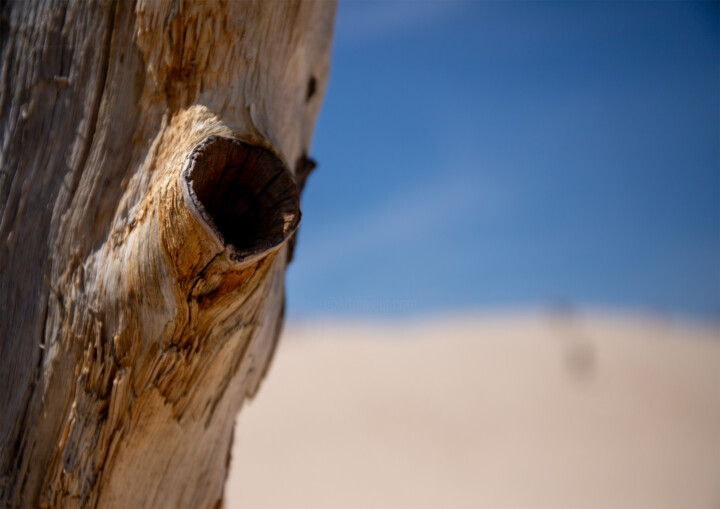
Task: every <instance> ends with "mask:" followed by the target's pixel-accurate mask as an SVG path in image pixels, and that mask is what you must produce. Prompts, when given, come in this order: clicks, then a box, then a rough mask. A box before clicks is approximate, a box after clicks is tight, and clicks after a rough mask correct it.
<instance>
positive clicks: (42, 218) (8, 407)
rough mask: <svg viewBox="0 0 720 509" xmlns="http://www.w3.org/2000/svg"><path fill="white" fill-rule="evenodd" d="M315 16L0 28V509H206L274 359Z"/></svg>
mask: <svg viewBox="0 0 720 509" xmlns="http://www.w3.org/2000/svg"><path fill="white" fill-rule="evenodd" d="M334 10H335V5H334V3H333V2H331V1H328V0H316V1H313V0H302V1H300V0H297V1H295V0H293V1H291V0H283V1H277V2H267V1H262V0H257V1H253V0H228V1H224V0H203V1H190V0H187V1H184V0H138V1H137V2H132V1H124V0H99V1H94V2H89V1H87V2H86V1H80V0H77V1H74V0H69V1H62V0H52V1H40V0H22V1H21V0H18V1H15V2H9V3H7V4H5V5H3V6H2V18H1V19H0V23H1V25H0V58H1V60H0V65H1V66H2V68H1V70H0V80H1V83H0V128H1V129H2V131H1V134H0V140H1V143H2V146H1V149H0V241H1V242H0V412H1V413H0V507H97V506H100V507H123V508H130V507H132V508H136V507H173V508H174V507H192V508H200V507H216V506H218V505H219V504H220V503H221V500H222V491H223V484H224V481H225V477H226V474H227V468H228V460H229V457H228V455H229V451H230V446H231V442H232V431H233V425H234V421H235V415H236V413H237V411H238V410H239V408H240V406H241V405H242V403H243V400H244V399H245V398H247V397H249V396H252V395H253V394H254V393H255V391H256V390H257V387H258V384H259V382H260V380H261V379H262V377H263V374H264V373H265V371H266V369H267V366H268V363H269V362H270V359H271V357H272V354H273V349H274V347H275V343H276V341H277V337H278V333H279V329H280V327H281V322H282V315H283V301H284V296H283V292H284V290H283V286H284V272H285V266H286V263H287V262H288V253H289V250H290V248H289V244H290V242H291V241H292V237H293V234H294V232H295V230H296V228H297V225H298V222H299V219H300V211H299V202H298V192H299V191H298V189H299V188H301V187H302V183H303V181H304V179H305V177H306V176H307V172H308V171H309V169H310V168H311V167H312V163H311V161H310V160H309V159H308V158H307V152H308V150H309V147H310V141H311V135H312V132H313V127H314V121H315V117H316V115H317V112H318V108H319V106H320V102H321V98H322V96H323V93H324V89H325V85H326V81H327V76H328V67H329V53H330V42H331V35H332V23H333V16H334Z"/></svg>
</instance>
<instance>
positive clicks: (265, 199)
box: [183, 136, 300, 261]
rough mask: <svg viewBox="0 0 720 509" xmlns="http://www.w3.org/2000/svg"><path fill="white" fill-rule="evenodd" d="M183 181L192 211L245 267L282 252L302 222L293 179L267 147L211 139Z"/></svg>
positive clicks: (198, 150) (191, 160) (197, 152)
mask: <svg viewBox="0 0 720 509" xmlns="http://www.w3.org/2000/svg"><path fill="white" fill-rule="evenodd" d="M183 180H184V183H185V186H186V188H187V193H188V196H189V198H190V200H191V203H192V205H193V206H195V207H196V209H197V212H198V213H199V214H200V216H201V217H202V218H203V219H204V220H205V221H206V222H207V224H208V225H209V226H210V227H211V228H212V230H213V231H214V233H215V234H217V235H218V237H219V238H220V239H221V241H222V242H223V243H224V244H226V245H230V246H231V247H232V249H233V255H234V257H235V258H236V259H237V260H239V261H240V260H247V259H249V258H251V257H253V256H256V255H260V254H263V253H266V252H267V251H269V250H270V249H272V248H275V247H278V246H279V245H280V244H282V243H283V242H284V241H285V240H287V239H288V238H289V237H290V235H292V234H293V233H294V232H295V230H296V229H297V226H298V223H299V222H300V200H299V197H298V192H297V188H296V186H295V182H294V180H293V178H292V174H291V173H290V171H289V170H288V169H287V168H286V166H285V164H284V163H283V162H282V161H281V160H280V158H279V157H278V156H277V155H275V154H274V153H273V152H272V151H270V150H268V149H266V148H264V147H259V146H254V145H250V144H247V143H245V142H242V141H240V140H237V139H232V138H225V137H221V136H211V137H209V138H208V139H207V140H205V141H204V142H202V143H201V144H200V145H199V146H198V147H197V148H196V149H195V150H194V151H193V153H192V154H191V155H190V158H189V163H188V165H187V167H186V168H185V170H184V171H183Z"/></svg>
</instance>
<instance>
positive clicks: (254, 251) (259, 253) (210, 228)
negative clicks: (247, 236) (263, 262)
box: [180, 136, 301, 263]
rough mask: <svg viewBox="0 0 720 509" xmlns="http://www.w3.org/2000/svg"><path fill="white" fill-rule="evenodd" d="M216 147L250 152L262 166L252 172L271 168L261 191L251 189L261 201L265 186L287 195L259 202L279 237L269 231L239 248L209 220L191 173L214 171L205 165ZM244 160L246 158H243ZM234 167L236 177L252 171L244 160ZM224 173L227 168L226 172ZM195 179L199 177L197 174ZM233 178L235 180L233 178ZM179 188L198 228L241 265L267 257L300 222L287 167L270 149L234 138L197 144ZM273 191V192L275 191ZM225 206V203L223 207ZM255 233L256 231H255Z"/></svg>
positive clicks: (207, 139) (188, 159)
mask: <svg viewBox="0 0 720 509" xmlns="http://www.w3.org/2000/svg"><path fill="white" fill-rule="evenodd" d="M217 144H223V145H226V147H225V148H227V145H228V144H231V145H234V146H235V147H234V148H236V149H240V150H243V151H246V152H247V153H248V154H250V153H254V155H255V156H257V157H260V158H261V159H264V160H265V161H264V164H263V165H260V166H261V167H259V168H256V169H254V171H256V172H265V171H266V170H267V167H270V168H273V169H275V171H276V174H273V175H270V176H269V177H268V179H267V180H268V183H267V184H266V185H265V186H264V188H263V189H252V190H251V191H256V192H257V194H255V196H254V197H255V198H258V197H259V198H260V199H261V200H262V199H265V198H266V197H265V196H262V195H264V194H268V193H267V188H268V187H273V188H279V189H280V190H281V191H283V192H284V193H286V194H287V195H286V196H285V197H284V198H283V199H282V200H277V203H272V198H273V197H272V196H270V197H267V198H268V199H269V201H267V202H264V203H263V207H264V208H266V209H267V211H269V212H270V213H271V214H272V216H273V217H271V218H270V222H271V224H270V226H271V227H274V229H275V230H277V229H278V228H280V229H281V234H278V233H277V232H275V234H273V232H271V231H260V232H259V233H260V234H261V235H259V236H257V237H256V238H254V239H252V245H251V246H250V247H247V246H246V247H240V246H237V245H235V244H234V243H233V242H232V240H231V239H230V238H229V237H230V236H231V235H228V232H225V233H223V231H222V230H221V228H220V227H219V225H218V222H220V221H218V220H216V218H214V217H213V214H212V213H211V211H210V210H208V207H207V206H206V204H205V203H203V200H202V199H201V196H199V195H201V194H202V193H200V192H198V191H199V189H197V187H199V186H197V185H196V184H197V182H196V175H195V172H202V171H203V166H204V165H205V164H209V167H208V168H207V169H206V171H213V170H214V171H215V172H217V168H212V164H211V163H208V161H207V159H210V158H211V157H212V153H209V152H208V151H209V149H210V148H211V147H212V146H217ZM218 150H223V148H222V147H221V146H218ZM246 159H247V157H246ZM235 163H237V166H236V167H235V168H234V169H232V170H231V171H237V172H238V174H239V173H242V172H243V171H248V170H250V171H253V168H246V167H245V166H244V164H245V163H244V161H243V162H242V163H240V162H239V161H235ZM225 171H227V168H226V170H225ZM224 174H225V172H222V175H221V178H220V179H218V181H217V182H213V184H214V185H219V184H221V182H220V181H221V180H223V177H224ZM198 176H199V175H198ZM236 178H237V177H236ZM180 180H181V188H182V193H183V199H184V201H185V205H186V207H187V209H188V210H189V211H190V213H191V214H192V215H193V217H194V218H195V219H196V220H197V221H198V222H199V223H200V224H201V225H202V227H203V228H205V230H206V231H207V232H208V233H210V236H211V237H212V238H213V239H214V240H215V241H216V242H217V244H218V247H219V248H220V249H226V250H227V252H228V254H229V256H230V257H231V258H232V259H233V260H235V261H237V262H244V263H253V262H256V261H258V260H260V259H261V258H263V257H265V256H267V255H268V254H270V253H272V252H274V251H277V250H278V249H280V247H282V246H283V244H285V243H286V242H287V241H288V240H289V239H290V238H292V236H293V235H294V234H295V232H296V231H297V229H298V226H299V224H300V219H301V212H300V198H299V194H298V190H297V186H296V183H295V180H294V178H293V176H292V174H291V173H290V171H289V170H288V168H287V166H286V165H285V164H284V163H283V161H282V160H281V159H280V158H279V157H278V156H277V155H276V154H275V153H273V152H272V151H271V150H269V149H267V148H265V147H261V146H258V145H252V144H249V143H246V142H244V141H242V140H240V139H237V138H229V137H224V136H209V137H208V138H206V139H205V140H203V141H202V142H201V143H199V144H198V145H197V146H196V147H195V148H194V149H193V151H192V152H191V153H190V155H189V156H188V157H187V160H186V164H185V166H184V168H183V170H182V172H181V179H180ZM275 190H277V189H273V191H275ZM226 205H229V204H226ZM222 219H223V221H222V222H227V220H228V218H222ZM255 233H258V232H255Z"/></svg>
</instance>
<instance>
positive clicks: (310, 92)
mask: <svg viewBox="0 0 720 509" xmlns="http://www.w3.org/2000/svg"><path fill="white" fill-rule="evenodd" d="M316 91H317V79H315V76H310V79H309V80H308V85H307V93H306V94H305V102H308V101H310V99H312V98H313V96H314V95H315V92H316Z"/></svg>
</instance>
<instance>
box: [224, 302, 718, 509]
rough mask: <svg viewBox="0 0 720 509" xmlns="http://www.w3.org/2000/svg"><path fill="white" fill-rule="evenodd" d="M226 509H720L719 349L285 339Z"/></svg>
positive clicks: (392, 327)
mask: <svg viewBox="0 0 720 509" xmlns="http://www.w3.org/2000/svg"><path fill="white" fill-rule="evenodd" d="M233 458H234V459H233V464H232V468H231V472H230V478H229V480H228V487H227V499H226V507H228V508H231V509H232V508H254V509H259V508H271V507H272V508H313V509H321V508H465V507H468V508H470V507H472V508H475V507H492V508H501V507H513V508H543V507H548V508H561V507H567V508H571V507H583V508H592V507H598V508H663V507H666V508H701V507H703V508H704V507H709V508H719V507H720V331H718V329H711V328H701V327H692V326H689V325H677V324H673V323H670V322H663V321H660V320H649V319H633V318H628V317H625V318H618V317H613V316H602V315H598V314H596V315H582V316H560V315H555V316H547V315H546V316H543V315H533V314H526V315H518V316H504V317H500V316H498V317H454V318H446V319H435V320H426V321H417V322H407V323H387V324H382V323H376V324H366V323H362V322H358V323H349V322H348V323H340V322H336V323H310V324H291V325H290V326H289V327H288V329H287V331H286V333H285V336H284V339H283V341H282V343H281V345H280V348H279V349H278V352H277V357H276V359H275V362H274V365H273V366H272V368H271V370H270V373H269V376H268V377H267V379H266V380H265V382H264V385H263V387H262V389H261V390H260V394H259V396H258V398H257V399H256V401H254V402H252V403H251V404H249V405H248V406H246V407H245V408H244V409H243V411H242V412H241V417H240V420H239V423H238V428H237V429H236V435H235V447H234V450H233Z"/></svg>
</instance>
